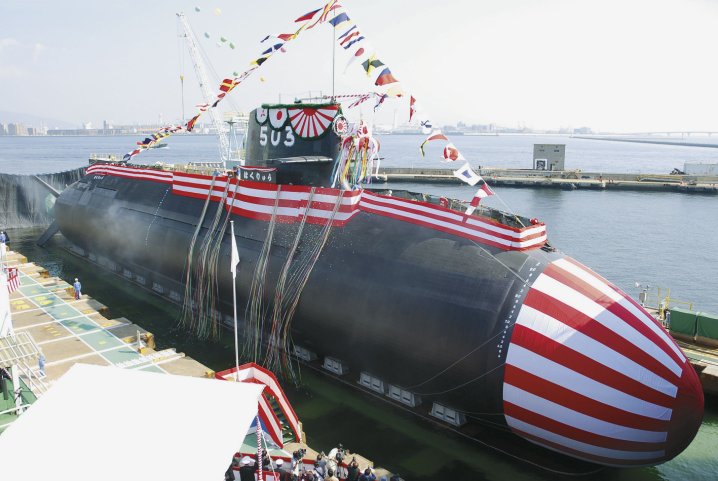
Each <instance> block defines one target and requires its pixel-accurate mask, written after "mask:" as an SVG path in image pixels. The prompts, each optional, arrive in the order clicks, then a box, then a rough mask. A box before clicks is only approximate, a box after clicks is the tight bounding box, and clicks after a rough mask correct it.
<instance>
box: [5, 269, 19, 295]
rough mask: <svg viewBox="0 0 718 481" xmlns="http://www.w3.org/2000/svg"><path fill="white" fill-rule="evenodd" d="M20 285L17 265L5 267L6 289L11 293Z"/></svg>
mask: <svg viewBox="0 0 718 481" xmlns="http://www.w3.org/2000/svg"><path fill="white" fill-rule="evenodd" d="M19 287H20V275H19V273H18V270H17V267H8V269H7V291H8V293H9V294H12V293H13V292H15V291H16V290H17V289H18V288H19Z"/></svg>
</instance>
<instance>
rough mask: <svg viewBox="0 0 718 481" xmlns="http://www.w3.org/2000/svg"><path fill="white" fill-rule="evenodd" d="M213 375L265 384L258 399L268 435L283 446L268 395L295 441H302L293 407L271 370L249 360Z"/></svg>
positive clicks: (280, 429)
mask: <svg viewBox="0 0 718 481" xmlns="http://www.w3.org/2000/svg"><path fill="white" fill-rule="evenodd" d="M235 373H237V374H235ZM215 377H216V378H217V379H224V380H227V381H235V380H236V381H239V382H252V383H257V384H263V385H264V386H266V388H265V389H264V391H262V396H261V397H260V399H259V417H260V418H261V420H262V423H264V426H265V427H266V428H267V431H268V433H269V435H270V436H271V437H272V439H273V440H274V442H275V443H277V445H278V446H280V447H282V446H283V440H282V427H281V423H280V421H279V419H277V416H276V415H275V414H274V411H273V410H272V409H271V407H270V404H269V397H272V398H273V399H274V400H275V401H276V402H277V404H278V405H279V408H280V409H281V410H282V414H283V415H284V417H285V419H286V420H287V423H288V424H289V427H290V428H291V429H292V432H293V433H294V436H295V438H296V439H297V442H301V441H302V429H301V426H300V425H299V417H298V416H297V414H296V413H295V412H294V408H292V405H291V404H290V403H289V399H287V396H286V395H285V394H284V390H283V389H282V387H281V386H280V385H279V381H278V380H277V378H276V377H275V376H274V374H273V373H272V371H269V370H267V369H264V368H263V367H261V366H259V365H257V364H255V363H253V362H250V363H247V364H242V365H241V366H239V370H237V368H236V367H233V368H230V369H227V370H225V371H222V372H218V373H217V374H215Z"/></svg>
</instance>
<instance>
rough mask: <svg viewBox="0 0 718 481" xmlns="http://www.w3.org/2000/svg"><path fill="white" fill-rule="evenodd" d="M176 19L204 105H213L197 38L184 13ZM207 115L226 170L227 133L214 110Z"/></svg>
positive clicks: (208, 111) (208, 110)
mask: <svg viewBox="0 0 718 481" xmlns="http://www.w3.org/2000/svg"><path fill="white" fill-rule="evenodd" d="M177 18H179V21H180V23H181V24H182V28H183V29H184V38H185V40H186V41H187V48H188V49H189V55H190V57H191V58H192V65H194V72H195V73H196V74H197V80H198V81H199V87H200V89H201V90H202V96H203V97H204V101H205V103H207V104H210V105H211V104H212V103H214V100H215V99H214V95H213V94H212V91H211V90H210V88H209V79H208V78H207V73H206V72H205V68H204V62H203V61H202V57H201V56H200V53H199V48H198V47H197V37H195V35H194V32H193V31H192V28H191V27H190V26H189V22H187V18H186V17H185V15H184V13H182V12H180V13H178V14H177ZM207 113H208V114H209V117H210V119H212V124H213V125H214V128H215V129H217V137H219V156H220V158H221V159H222V165H223V166H224V167H225V168H226V167H227V152H229V139H228V138H227V133H226V132H225V131H224V126H223V125H222V120H221V119H220V118H219V114H218V113H217V111H216V109H213V108H209V109H207Z"/></svg>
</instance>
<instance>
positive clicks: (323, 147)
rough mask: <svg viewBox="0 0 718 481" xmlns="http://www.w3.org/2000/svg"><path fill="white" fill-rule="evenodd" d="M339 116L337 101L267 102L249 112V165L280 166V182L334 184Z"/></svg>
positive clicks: (270, 167)
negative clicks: (316, 102) (312, 102)
mask: <svg viewBox="0 0 718 481" xmlns="http://www.w3.org/2000/svg"><path fill="white" fill-rule="evenodd" d="M339 117H341V107H340V106H339V104H336V103H323V104H305V103H294V104H263V105H262V106H261V107H258V108H256V109H255V110H253V111H252V112H251V113H250V115H249V125H248V127H247V135H246V140H245V149H246V151H245V165H246V166H247V167H260V168H269V169H276V172H277V178H276V180H277V183H278V184H285V185H286V184H289V185H308V186H312V187H330V186H331V179H332V171H333V169H334V163H335V162H336V159H337V155H338V154H339V149H340V142H341V137H340V136H339V135H337V134H336V132H335V130H334V128H333V127H334V121H335V120H336V119H337V118H339Z"/></svg>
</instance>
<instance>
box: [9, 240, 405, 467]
mask: <svg viewBox="0 0 718 481" xmlns="http://www.w3.org/2000/svg"><path fill="white" fill-rule="evenodd" d="M6 260H7V265H8V267H16V268H17V269H18V272H19V277H20V287H19V288H18V289H17V290H16V291H14V292H13V293H12V294H10V304H11V313H12V318H13V325H14V330H15V332H16V333H19V332H27V333H29V334H30V335H31V336H32V338H33V339H34V341H35V344H36V345H37V346H38V347H39V348H40V350H41V352H42V353H43V355H44V356H45V359H46V364H45V373H44V375H43V374H42V373H41V372H40V369H39V365H31V366H28V368H29V371H31V372H29V373H25V374H23V375H21V380H23V381H24V382H25V385H26V386H33V388H34V389H33V390H37V391H38V392H34V394H35V396H41V395H42V394H43V393H44V392H45V390H46V389H49V388H50V387H51V386H52V384H53V382H54V381H56V380H57V379H59V378H60V377H61V376H62V375H63V374H65V373H66V372H67V371H68V370H69V369H70V368H71V367H72V366H73V365H74V364H75V363H85V364H97V365H104V366H116V367H121V368H125V369H137V370H142V371H153V372H158V373H165V374H176V375H182V376H193V377H210V378H213V377H214V371H212V370H211V369H210V368H208V367H207V366H204V365H203V364H201V363H200V362H198V361H196V360H194V359H192V358H190V357H188V356H186V355H185V354H184V353H181V352H177V351H176V350H175V349H174V348H169V349H162V350H157V349H156V347H155V342H154V335H153V334H152V333H150V332H147V331H146V330H145V329H144V328H142V327H141V326H139V325H137V324H134V323H133V322H131V321H130V320H128V319H126V318H124V317H120V318H112V316H111V310H110V309H109V308H108V307H107V306H105V305H103V304H101V303H100V302H98V301H96V300H95V299H93V298H92V297H90V296H88V295H86V294H83V295H82V296H81V298H80V299H75V297H74V290H73V287H72V286H71V285H70V284H68V283H67V282H65V281H63V280H62V279H58V278H56V277H51V276H50V275H49V273H48V272H47V270H46V269H44V268H43V267H40V266H38V265H36V264H33V263H29V262H28V261H27V258H25V256H23V255H22V254H19V253H17V252H13V251H10V250H8V251H7V255H6ZM28 374H30V376H28ZM29 377H32V379H29ZM38 378H39V381H41V382H40V383H38V381H37V380H38ZM16 417H17V416H16V415H14V414H13V415H11V414H4V415H0V433H1V432H2V430H3V429H4V428H5V427H7V426H8V425H9V424H10V423H11V422H13V421H14V419H15V418H16ZM254 437H255V435H254V434H249V435H248V436H247V438H246V439H245V443H244V444H243V446H242V447H241V449H240V452H241V453H245V454H252V453H253V451H256V447H253V446H252V445H251V442H247V440H250V441H251V440H252V439H253V438H254ZM254 446H256V442H255V444H254ZM299 448H304V449H306V451H307V454H306V459H307V460H314V459H316V455H317V451H315V450H314V449H312V448H311V447H310V446H308V445H307V444H306V443H289V444H286V445H285V448H284V450H283V451H280V450H275V451H272V453H271V454H272V456H273V458H274V457H281V458H284V459H285V460H288V459H289V458H288V457H287V453H289V456H291V453H292V452H293V451H294V450H296V449H299ZM237 455H239V453H237ZM352 456H356V458H357V460H358V461H359V464H360V466H361V468H362V469H364V468H366V467H368V466H373V463H372V462H371V461H370V460H368V459H366V458H364V457H362V456H360V455H358V454H355V453H352ZM349 459H351V457H350V458H349ZM376 473H377V476H378V477H380V476H384V475H386V476H388V475H390V474H391V473H389V472H388V471H387V470H385V469H382V468H376ZM237 479H239V473H237ZM267 479H270V477H267Z"/></svg>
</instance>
